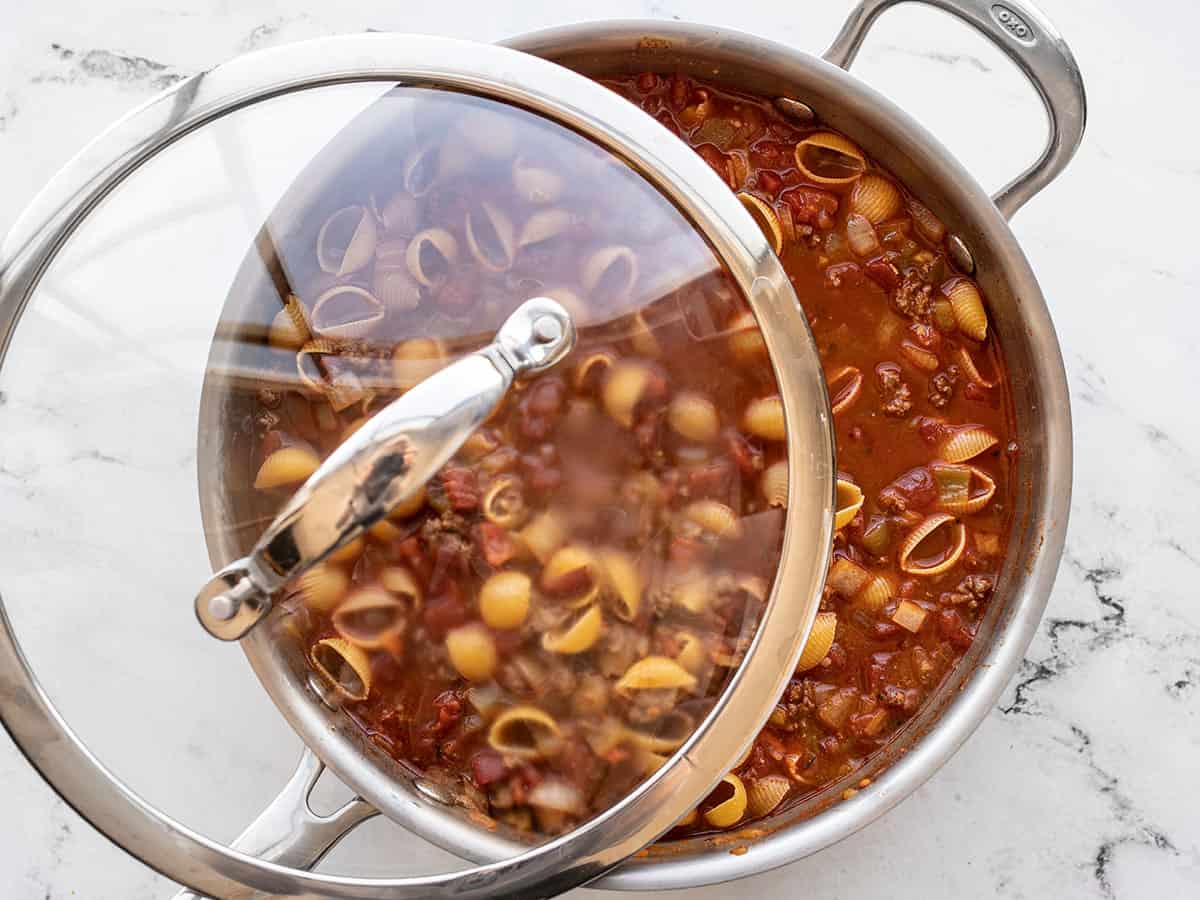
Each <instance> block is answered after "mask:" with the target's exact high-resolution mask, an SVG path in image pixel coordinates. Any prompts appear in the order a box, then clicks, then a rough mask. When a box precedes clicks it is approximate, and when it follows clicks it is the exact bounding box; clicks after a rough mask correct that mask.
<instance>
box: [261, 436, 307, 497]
mask: <svg viewBox="0 0 1200 900" xmlns="http://www.w3.org/2000/svg"><path fill="white" fill-rule="evenodd" d="M320 467H321V458H320V457H319V456H317V454H316V452H315V451H314V450H312V449H311V448H309V447H305V446H292V447H280V448H279V449H278V450H276V451H275V452H274V453H272V454H271V455H270V456H268V457H267V458H266V459H264V460H263V463H262V465H261V466H259V467H258V474H256V475H255V476H254V487H255V488H256V489H258V490H260V491H267V490H271V489H272V488H278V487H288V486H290V485H294V484H302V483H303V482H305V481H308V479H309V477H310V476H311V475H312V474H313V473H314V472H315V471H317V469H319V468H320Z"/></svg>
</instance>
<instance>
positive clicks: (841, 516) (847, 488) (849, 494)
mask: <svg viewBox="0 0 1200 900" xmlns="http://www.w3.org/2000/svg"><path fill="white" fill-rule="evenodd" d="M862 505H863V492H862V488H860V487H859V486H858V485H857V484H855V483H854V482H853V481H847V480H846V479H844V478H839V479H838V480H837V510H836V511H835V512H834V514H833V528H834V530H835V531H838V530H841V529H842V528H845V527H846V526H847V525H849V524H850V523H851V522H853V521H854V517H855V516H856V515H858V511H859V510H860V509H862Z"/></svg>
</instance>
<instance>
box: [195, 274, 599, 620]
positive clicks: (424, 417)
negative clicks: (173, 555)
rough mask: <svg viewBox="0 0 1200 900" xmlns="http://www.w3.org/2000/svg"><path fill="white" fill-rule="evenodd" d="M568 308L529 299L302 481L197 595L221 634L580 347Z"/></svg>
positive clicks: (258, 615) (258, 612)
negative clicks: (253, 540)
mask: <svg viewBox="0 0 1200 900" xmlns="http://www.w3.org/2000/svg"><path fill="white" fill-rule="evenodd" d="M574 342H575V330H574V326H573V324H572V322H571V317H570V315H569V314H568V313H567V311H566V310H565V309H563V307H562V306H561V305H560V304H558V303H556V302H555V301H553V300H551V299H549V298H547V297H535V298H533V299H532V300H526V301H525V302H524V303H522V304H521V305H520V306H519V307H518V308H517V310H516V311H515V312H514V313H513V314H512V315H511V316H509V318H508V319H507V320H506V321H505V322H504V324H503V325H502V326H501V327H500V330H499V331H498V332H497V333H496V339H495V341H493V342H492V343H491V344H489V345H488V346H487V347H485V348H483V349H482V350H480V351H478V352H477V353H472V354H470V355H469V356H465V357H463V358H462V359H460V360H458V361H457V362H454V363H452V364H450V365H449V366H447V367H446V368H444V369H442V370H441V371H440V372H437V373H435V374H434V375H431V376H430V377H429V378H427V379H425V380H424V381H422V382H421V383H420V384H418V385H417V386H416V387H414V388H413V389H412V390H410V391H408V392H407V393H406V394H404V396H402V397H400V398H399V399H398V400H394V401H392V402H391V403H390V404H388V405H387V406H386V407H384V408H383V409H382V410H380V411H379V412H378V413H376V414H375V415H374V416H373V417H372V418H371V419H370V420H369V421H368V422H367V423H366V424H365V425H364V426H363V427H362V428H360V429H359V430H358V431H356V432H355V433H354V434H353V435H352V436H351V437H350V438H349V439H347V441H346V442H345V443H344V444H342V446H340V447H338V449H337V450H335V451H334V452H333V453H332V454H330V456H329V458H328V459H326V460H325V462H324V463H322V464H321V467H320V468H319V469H317V471H316V472H314V473H313V474H312V476H311V477H310V478H309V479H308V480H307V481H306V482H305V483H304V484H303V485H301V487H300V489H299V490H298V491H296V493H295V494H294V495H293V496H292V499H291V500H290V501H288V503H287V504H286V505H285V506H284V508H283V510H282V511H281V512H280V513H279V514H278V515H277V516H276V517H275V520H274V521H273V522H272V523H271V524H270V525H269V526H268V527H267V530H266V531H265V532H264V533H263V535H262V537H261V538H259V540H258V543H257V544H255V545H254V549H253V550H251V551H250V555H249V556H247V557H245V558H244V559H239V560H237V561H236V562H233V563H231V564H230V565H228V566H226V567H225V568H224V569H222V570H221V571H220V572H218V573H217V574H216V575H214V576H213V578H212V579H211V580H210V581H209V582H208V583H207V584H206V585H205V586H204V587H203V589H201V591H200V593H199V594H198V595H197V596H196V603H195V608H196V618H197V619H199V620H200V624H201V625H203V626H204V628H205V630H206V631H208V633H209V634H211V635H212V636H213V637H217V638H220V639H222V640H226V641H234V640H239V639H240V638H242V637H244V636H245V635H246V634H247V633H248V632H249V631H250V629H252V628H253V627H254V626H255V625H257V624H258V623H259V622H260V621H262V618H263V617H264V616H265V615H266V614H267V613H268V612H269V611H270V609H271V602H272V596H273V595H274V594H275V593H276V592H277V591H278V590H279V589H280V588H281V587H282V586H283V585H284V584H285V583H286V582H288V581H290V580H292V579H293V578H296V577H297V576H299V575H301V574H303V573H304V572H305V571H307V570H308V569H310V568H312V567H313V566H315V565H316V564H317V563H319V562H321V560H323V559H325V557H327V556H328V555H329V554H330V553H332V552H334V551H335V550H337V549H338V548H339V547H341V546H344V545H345V544H347V543H349V542H350V541H352V540H354V539H355V538H356V537H358V536H359V535H360V534H362V533H363V531H365V530H366V529H367V528H370V527H371V526H372V525H374V524H375V523H376V522H378V521H379V520H380V519H382V518H383V517H384V516H386V515H387V514H388V513H389V512H391V510H393V509H395V508H396V507H397V506H399V505H400V504H401V503H402V502H404V501H405V500H406V499H408V498H409V497H411V496H412V495H413V494H415V493H416V492H417V491H419V490H420V489H421V488H422V487H423V486H424V485H425V483H426V482H427V481H428V480H429V479H430V478H432V477H433V475H434V474H435V473H436V472H437V471H438V469H440V468H441V467H442V466H443V465H445V463H446V461H447V460H448V459H450V457H451V456H453V455H454V453H455V452H456V451H457V450H458V448H459V447H461V446H462V444H463V441H465V440H466V439H467V438H468V437H470V435H471V434H472V433H473V432H474V431H475V429H476V428H478V427H479V426H480V425H481V424H483V422H484V420H485V419H487V417H488V416H489V415H491V413H492V411H493V410H494V409H495V408H496V406H497V404H499V403H500V401H501V400H502V399H503V398H504V395H505V393H506V392H507V391H508V389H509V387H511V386H512V383H513V380H514V379H516V378H518V377H520V376H522V375H527V374H533V373H537V372H541V371H544V370H545V369H547V368H549V367H550V366H552V365H554V364H555V363H556V362H558V361H559V360H561V359H562V358H563V357H564V356H566V355H567V353H568V352H569V351H570V349H571V347H572V346H574Z"/></svg>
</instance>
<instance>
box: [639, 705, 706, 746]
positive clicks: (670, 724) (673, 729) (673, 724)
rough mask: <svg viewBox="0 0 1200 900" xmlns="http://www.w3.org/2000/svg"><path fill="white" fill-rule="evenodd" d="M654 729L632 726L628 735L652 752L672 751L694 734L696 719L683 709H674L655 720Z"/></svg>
mask: <svg viewBox="0 0 1200 900" xmlns="http://www.w3.org/2000/svg"><path fill="white" fill-rule="evenodd" d="M653 727H654V731H653V732H647V731H643V730H642V729H640V728H631V729H629V730H627V731H626V736H627V737H628V738H629V740H631V741H632V742H633V743H635V744H637V746H639V747H641V748H643V749H644V750H649V751H650V752H652V753H672V752H673V751H675V750H678V749H679V748H680V747H682V746H683V743H684V741H686V740H687V739H688V738H689V737H691V736H692V732H693V731H694V730H695V728H696V720H695V719H693V718H692V717H691V716H690V715H688V714H687V713H686V712H683V711H682V710H678V709H673V710H670V711H668V712H667V713H665V714H664V715H662V716H660V717H659V718H658V719H657V720H656V721H655V722H654V726H653Z"/></svg>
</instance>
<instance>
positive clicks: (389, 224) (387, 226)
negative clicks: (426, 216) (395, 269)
mask: <svg viewBox="0 0 1200 900" xmlns="http://www.w3.org/2000/svg"><path fill="white" fill-rule="evenodd" d="M420 212H421V206H420V204H419V203H417V198H416V197H414V196H413V195H412V194H410V193H408V192H406V191H399V192H397V193H395V194H393V195H392V198H391V199H390V200H388V202H387V203H385V204H384V205H383V208H382V209H381V210H379V221H380V222H381V223H382V224H383V228H384V230H385V231H386V232H387V233H388V234H389V235H391V236H395V237H406V238H407V237H412V236H413V235H414V234H416V233H417V225H418V223H419V222H420ZM375 255H376V257H379V255H380V253H379V247H376V248H375Z"/></svg>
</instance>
